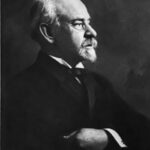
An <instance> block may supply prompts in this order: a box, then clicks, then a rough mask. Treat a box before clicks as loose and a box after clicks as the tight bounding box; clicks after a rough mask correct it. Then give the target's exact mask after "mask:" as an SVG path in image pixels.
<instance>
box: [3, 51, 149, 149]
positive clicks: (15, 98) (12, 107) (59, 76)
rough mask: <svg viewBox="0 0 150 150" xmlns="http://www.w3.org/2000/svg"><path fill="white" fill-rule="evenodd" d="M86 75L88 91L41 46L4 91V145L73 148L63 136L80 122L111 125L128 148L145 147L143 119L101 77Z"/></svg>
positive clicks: (146, 131) (80, 125)
mask: <svg viewBox="0 0 150 150" xmlns="http://www.w3.org/2000/svg"><path fill="white" fill-rule="evenodd" d="M86 76H87V81H88V82H87V83H89V84H90V85H89V87H91V93H92V94H91V95H89V94H88V92H87V89H86V88H85V87H84V86H83V85H81V84H79V83H78V82H77V81H76V80H75V78H74V76H73V75H72V74H71V73H70V71H69V70H68V69H67V68H66V67H65V66H62V65H60V64H59V63H57V62H55V61H54V60H53V59H51V58H50V57H49V56H47V55H45V54H43V53H42V52H40V54H39V56H38V58H37V61H36V62H35V63H34V64H33V65H32V66H31V67H30V68H28V69H27V70H25V71H24V72H22V73H21V74H19V75H18V76H17V77H16V78H15V79H14V80H13V81H12V82H11V83H10V84H9V86H8V87H7V91H6V92H5V93H6V94H5V105H4V106H5V109H4V112H5V114H4V115H5V117H4V120H5V124H4V126H5V130H4V135H6V136H5V140H4V141H5V142H4V148H5V149H6V150H57V149H59V150H60V149H63V150H73V149H76V150H77V149H78V147H76V146H75V144H74V143H70V142H68V141H65V140H63V138H62V136H64V135H68V134H69V133H71V132H73V131H75V130H79V129H81V128H98V129H101V128H112V129H114V130H116V131H117V132H118V133H119V134H120V136H121V137H122V139H123V140H124V142H125V143H126V144H127V145H128V147H129V149H131V150H146V149H147V150H148V149H150V148H148V146H149V140H150V138H149V137H150V136H149V135H150V134H149V124H148V122H147V121H146V119H145V118H144V117H143V116H141V115H139V114H137V113H135V112H134V111H133V110H132V109H131V108H130V107H129V106H127V104H126V103H125V102H124V101H122V100H121V99H120V97H119V96H118V95H117V94H116V93H115V92H114V91H113V88H112V86H111V85H110V83H109V82H108V81H107V80H106V79H105V78H104V77H102V76H99V75H97V74H95V73H92V72H88V73H87V74H86ZM90 96H91V97H93V98H94V100H93V102H90V101H91V98H89V97H90ZM89 103H93V105H92V107H91V104H89ZM113 142H115V141H113ZM108 145H109V146H108V149H109V147H110V150H113V149H119V146H118V147H117V144H114V145H113V144H112V143H111V144H108ZM110 145H111V146H110ZM112 146H113V148H112ZM114 147H115V148H114Z"/></svg>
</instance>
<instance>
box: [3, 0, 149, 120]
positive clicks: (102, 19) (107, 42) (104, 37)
mask: <svg viewBox="0 0 150 150" xmlns="http://www.w3.org/2000/svg"><path fill="white" fill-rule="evenodd" d="M31 2H32V0H5V1H3V2H2V7H3V8H4V9H3V10H2V17H3V20H2V44H3V47H2V80H3V81H5V83H6V82H8V81H9V80H11V78H12V77H13V76H14V75H15V74H17V73H19V72H20V71H22V70H24V69H25V68H27V67H28V66H30V65H31V64H32V63H33V62H34V61H35V59H36V55H37V53H38V50H39V48H40V47H39V45H38V44H37V43H35V42H34V41H32V40H31V38H30V20H29V10H30V7H31ZM84 2H85V4H87V7H88V8H89V12H90V13H91V16H92V18H93V26H94V28H95V29H96V31H97V32H98V42H99V47H98V56H99V59H98V61H97V63H96V64H94V66H93V65H91V64H86V65H87V67H89V68H90V69H92V70H94V71H96V72H98V73H101V74H103V75H105V76H106V77H107V78H108V79H109V80H110V81H111V82H112V83H113V85H114V87H115V88H116V90H117V92H118V93H119V94H120V95H121V96H122V97H123V98H124V99H125V100H126V101H127V102H128V103H129V104H130V105H132V106H133V107H134V108H135V109H136V110H137V111H139V112H141V113H143V114H145V115H146V116H147V117H149V118H150V1H149V0H84Z"/></svg>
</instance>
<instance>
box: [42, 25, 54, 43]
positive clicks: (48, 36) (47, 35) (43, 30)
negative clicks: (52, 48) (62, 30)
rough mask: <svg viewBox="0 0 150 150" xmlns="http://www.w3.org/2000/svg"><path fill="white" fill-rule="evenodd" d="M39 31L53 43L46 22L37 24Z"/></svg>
mask: <svg viewBox="0 0 150 150" xmlns="http://www.w3.org/2000/svg"><path fill="white" fill-rule="evenodd" d="M39 30H40V33H41V34H42V36H43V37H44V38H45V39H46V40H47V41H48V42H49V43H51V44H53V43H54V37H53V34H52V31H51V28H50V27H49V26H48V24H46V23H41V24H40V26H39Z"/></svg>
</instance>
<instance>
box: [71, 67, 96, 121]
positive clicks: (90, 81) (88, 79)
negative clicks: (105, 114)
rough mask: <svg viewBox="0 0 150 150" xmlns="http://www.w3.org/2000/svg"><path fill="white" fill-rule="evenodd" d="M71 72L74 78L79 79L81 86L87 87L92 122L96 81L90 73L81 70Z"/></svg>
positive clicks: (75, 69) (74, 69) (76, 69)
mask: <svg viewBox="0 0 150 150" xmlns="http://www.w3.org/2000/svg"><path fill="white" fill-rule="evenodd" d="M71 72H72V74H73V76H74V77H77V78H78V79H79V80H80V82H81V84H82V85H83V86H84V87H85V90H86V91H87V95H88V104H89V116H90V119H91V120H92V118H93V108H94V104H95V85H96V83H95V80H94V78H93V76H92V74H91V73H89V71H87V70H86V69H81V68H73V69H71Z"/></svg>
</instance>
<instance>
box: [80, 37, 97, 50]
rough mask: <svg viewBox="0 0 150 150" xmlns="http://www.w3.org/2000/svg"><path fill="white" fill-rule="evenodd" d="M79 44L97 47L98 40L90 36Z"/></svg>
mask: <svg viewBox="0 0 150 150" xmlns="http://www.w3.org/2000/svg"><path fill="white" fill-rule="evenodd" d="M81 46H82V47H87V46H92V47H93V48H97V46H98V42H97V40H96V39H95V38H92V39H88V40H85V41H84V42H83V43H82V45H81Z"/></svg>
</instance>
